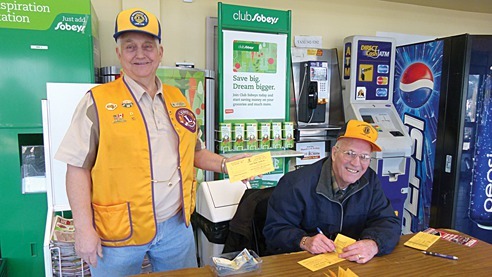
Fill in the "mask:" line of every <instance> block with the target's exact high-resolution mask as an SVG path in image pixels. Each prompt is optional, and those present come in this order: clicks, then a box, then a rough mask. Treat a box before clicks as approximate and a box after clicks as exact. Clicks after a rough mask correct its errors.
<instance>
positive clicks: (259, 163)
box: [226, 152, 275, 183]
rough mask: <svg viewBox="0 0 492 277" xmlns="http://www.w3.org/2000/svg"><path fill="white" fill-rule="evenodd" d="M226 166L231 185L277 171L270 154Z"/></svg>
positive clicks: (259, 155)
mask: <svg viewBox="0 0 492 277" xmlns="http://www.w3.org/2000/svg"><path fill="white" fill-rule="evenodd" d="M226 166H227V173H228V174H229V180H230V181H231V183H233V182H236V181H241V180H244V179H248V178H250V177H254V176H257V175H261V174H265V173H268V172H271V171H274V170H275V168H274V167H273V161H272V155H271V154H270V152H264V153H261V154H258V155H255V156H251V157H247V158H244V159H240V160H235V161H232V162H228V163H226Z"/></svg>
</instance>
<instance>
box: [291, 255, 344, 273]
mask: <svg viewBox="0 0 492 277" xmlns="http://www.w3.org/2000/svg"><path fill="white" fill-rule="evenodd" d="M341 261H344V259H340V258H339V257H338V253H337V252H331V253H324V254H319V255H316V256H313V257H311V258H307V259H304V260H302V261H298V262H297V263H298V264H300V265H302V266H304V267H305V268H307V269H309V270H311V271H316V270H319V269H322V268H325V267H327V266H330V265H334V264H336V263H339V262H341Z"/></svg>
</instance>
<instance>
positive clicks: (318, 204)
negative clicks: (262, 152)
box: [263, 120, 401, 263]
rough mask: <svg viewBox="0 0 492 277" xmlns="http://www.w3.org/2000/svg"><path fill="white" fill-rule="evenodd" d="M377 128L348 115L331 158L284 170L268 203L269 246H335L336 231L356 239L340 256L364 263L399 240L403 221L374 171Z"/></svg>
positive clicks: (315, 248)
mask: <svg viewBox="0 0 492 277" xmlns="http://www.w3.org/2000/svg"><path fill="white" fill-rule="evenodd" d="M377 137H378V133H377V131H376V130H375V129H374V128H373V127H372V126H371V125H369V124H368V123H366V122H362V121H358V120H350V121H348V122H347V124H346V125H345V126H344V128H343V129H342V131H341V135H340V136H339V137H338V138H337V143H336V144H335V146H333V148H332V152H331V159H330V158H325V159H323V160H320V161H318V162H316V163H314V164H312V165H309V166H305V167H303V168H300V169H298V170H295V171H292V172H289V173H287V174H285V176H284V177H282V179H280V181H279V183H278V185H277V187H276V188H275V190H274V192H273V194H272V196H271V197H270V200H269V202H268V210H267V218H266V223H265V228H264V230H263V232H264V235H265V238H266V242H267V246H268V247H269V251H272V252H274V253H284V252H294V251H300V250H306V251H309V252H310V253H313V254H319V253H326V252H333V251H335V244H334V243H333V240H334V239H335V237H336V235H337V234H338V233H341V234H343V235H345V236H348V237H351V238H353V239H356V240H357V242H355V243H353V244H351V245H349V246H347V247H345V248H344V249H343V253H341V254H339V257H340V258H344V259H347V260H349V261H355V262H357V263H366V262H368V261H369V260H371V259H372V258H373V257H374V256H375V255H384V254H388V253H390V252H391V251H392V250H393V249H394V248H395V246H396V244H398V241H399V238H400V232H401V227H400V226H401V223H400V220H399V219H398V217H397V216H396V215H395V212H394V210H393V208H392V207H391V204H390V202H389V200H388V199H387V198H386V196H385V194H384V192H383V190H382V188H381V184H380V182H379V179H378V176H377V175H376V173H375V172H374V171H373V170H372V169H370V168H369V164H370V161H371V157H370V153H371V152H372V151H381V147H379V146H378V145H377V144H376V143H375V141H376V139H377Z"/></svg>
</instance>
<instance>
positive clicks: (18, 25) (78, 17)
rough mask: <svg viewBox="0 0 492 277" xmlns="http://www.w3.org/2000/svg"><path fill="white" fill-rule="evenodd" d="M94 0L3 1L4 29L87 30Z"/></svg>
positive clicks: (1, 24)
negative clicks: (91, 4)
mask: <svg viewBox="0 0 492 277" xmlns="http://www.w3.org/2000/svg"><path fill="white" fill-rule="evenodd" d="M90 11H91V6H90V0H36V1H29V0H0V28H7V29H27V30H54V31H58V32H74V33H85V30H90Z"/></svg>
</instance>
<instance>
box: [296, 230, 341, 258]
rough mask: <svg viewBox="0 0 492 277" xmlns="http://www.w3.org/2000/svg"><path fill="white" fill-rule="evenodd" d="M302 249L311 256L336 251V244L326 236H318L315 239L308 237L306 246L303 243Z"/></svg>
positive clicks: (305, 242)
mask: <svg viewBox="0 0 492 277" xmlns="http://www.w3.org/2000/svg"><path fill="white" fill-rule="evenodd" d="M301 249H303V250H306V251H309V253H311V254H321V253H328V252H333V251H335V249H336V247H335V243H334V242H333V241H332V240H331V239H329V238H327V237H326V236H325V235H322V234H317V235H316V236H314V237H306V240H305V241H304V245H303V244H302V241H301Z"/></svg>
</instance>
